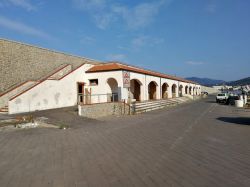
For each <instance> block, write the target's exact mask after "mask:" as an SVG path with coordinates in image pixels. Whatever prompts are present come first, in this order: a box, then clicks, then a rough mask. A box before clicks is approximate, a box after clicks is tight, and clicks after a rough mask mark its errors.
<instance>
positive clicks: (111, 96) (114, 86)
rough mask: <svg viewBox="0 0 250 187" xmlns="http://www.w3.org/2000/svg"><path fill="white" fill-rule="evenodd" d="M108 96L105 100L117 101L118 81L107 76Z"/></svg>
mask: <svg viewBox="0 0 250 187" xmlns="http://www.w3.org/2000/svg"><path fill="white" fill-rule="evenodd" d="M107 84H108V93H107V94H108V98H107V101H108V102H111V101H118V82H117V80H116V79H115V78H108V79H107Z"/></svg>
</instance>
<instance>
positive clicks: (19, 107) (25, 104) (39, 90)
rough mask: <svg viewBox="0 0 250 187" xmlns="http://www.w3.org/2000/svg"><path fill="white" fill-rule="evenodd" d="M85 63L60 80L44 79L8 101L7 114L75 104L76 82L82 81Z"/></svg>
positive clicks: (87, 67) (85, 67)
mask: <svg viewBox="0 0 250 187" xmlns="http://www.w3.org/2000/svg"><path fill="white" fill-rule="evenodd" d="M91 66H92V65H89V64H85V65H83V66H81V67H80V68H78V69H77V70H75V71H74V72H72V73H71V74H69V75H67V76H66V77H64V78H63V79H61V80H46V81H44V82H42V83H41V84H39V85H37V86H35V87H34V88H32V89H31V90H29V91H27V92H25V93H23V94H21V95H20V96H18V97H16V98H14V99H12V100H10V101H9V114H14V113H21V112H30V111H36V110H45V109H52V108H61V107H68V106H74V105H76V104H77V82H84V75H85V71H86V70H87V69H89V68H90V67H91Z"/></svg>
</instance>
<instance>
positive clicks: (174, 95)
mask: <svg viewBox="0 0 250 187" xmlns="http://www.w3.org/2000/svg"><path fill="white" fill-rule="evenodd" d="M176 88H177V86H176V84H173V85H172V98H175V97H176Z"/></svg>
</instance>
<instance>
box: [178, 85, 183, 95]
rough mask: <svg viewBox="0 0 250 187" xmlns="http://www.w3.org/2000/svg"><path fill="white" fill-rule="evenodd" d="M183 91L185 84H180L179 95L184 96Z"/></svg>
mask: <svg viewBox="0 0 250 187" xmlns="http://www.w3.org/2000/svg"><path fill="white" fill-rule="evenodd" d="M182 91H183V86H182V85H180V86H179V97H182V96H183V93H182Z"/></svg>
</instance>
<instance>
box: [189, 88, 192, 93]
mask: <svg viewBox="0 0 250 187" xmlns="http://www.w3.org/2000/svg"><path fill="white" fill-rule="evenodd" d="M189 94H190V95H192V86H190V87H189Z"/></svg>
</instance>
